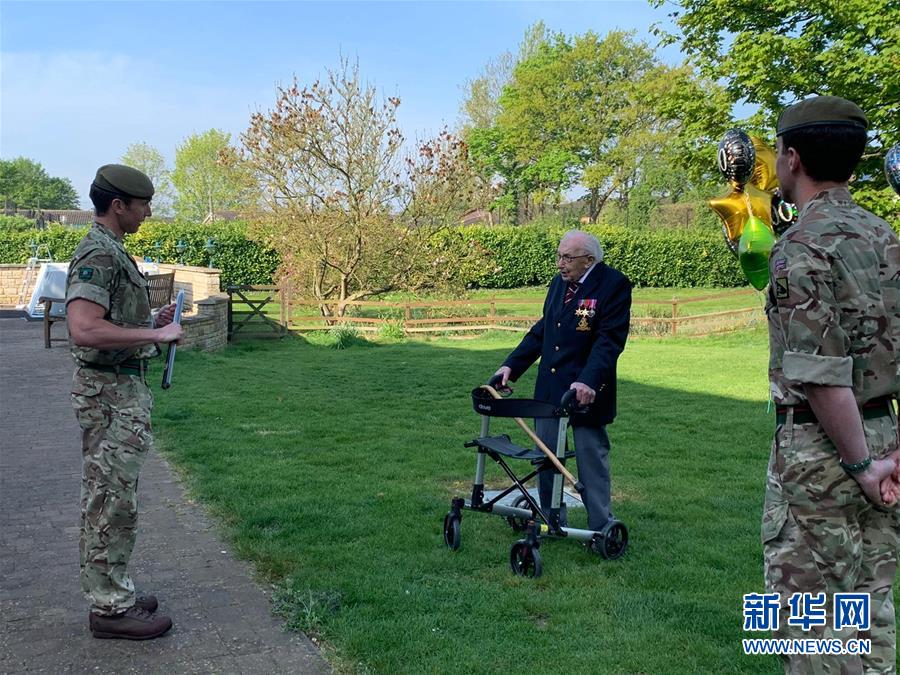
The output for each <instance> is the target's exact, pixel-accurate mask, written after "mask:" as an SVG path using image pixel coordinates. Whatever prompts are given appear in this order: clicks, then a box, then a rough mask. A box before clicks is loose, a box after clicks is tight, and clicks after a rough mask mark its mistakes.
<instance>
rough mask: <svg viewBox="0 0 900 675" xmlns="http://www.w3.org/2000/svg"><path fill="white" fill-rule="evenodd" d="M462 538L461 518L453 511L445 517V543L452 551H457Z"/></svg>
mask: <svg viewBox="0 0 900 675" xmlns="http://www.w3.org/2000/svg"><path fill="white" fill-rule="evenodd" d="M460 537H461V534H460V523H459V517H457V516H455V515H453V512H452V511H451V512H449V513H447V515H446V516H444V543H445V544H447V548H449V549H450V550H451V551H455V550H457V549H458V548H459V542H460Z"/></svg>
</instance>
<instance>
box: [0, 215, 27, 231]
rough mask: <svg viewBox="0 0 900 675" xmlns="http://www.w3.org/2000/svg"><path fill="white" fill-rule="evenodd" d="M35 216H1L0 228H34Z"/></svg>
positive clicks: (17, 229)
mask: <svg viewBox="0 0 900 675" xmlns="http://www.w3.org/2000/svg"><path fill="white" fill-rule="evenodd" d="M34 229H35V227H34V218H26V217H25V216H0V230H6V231H12V232H23V231H25V230H34Z"/></svg>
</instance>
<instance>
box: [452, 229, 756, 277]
mask: <svg viewBox="0 0 900 675" xmlns="http://www.w3.org/2000/svg"><path fill="white" fill-rule="evenodd" d="M461 229H462V233H463V238H464V239H465V240H466V241H468V242H473V243H474V244H475V245H476V246H480V247H482V248H483V249H485V250H486V251H487V253H488V259H489V260H490V261H491V263H492V264H490V265H487V266H485V267H484V268H483V269H479V270H472V271H470V272H469V274H467V276H468V277H469V278H467V279H466V281H467V282H468V283H470V284H473V285H477V286H481V287H484V288H516V287H519V286H532V285H535V284H546V283H548V282H549V281H550V280H551V279H552V278H553V275H554V274H556V258H555V254H556V247H557V245H558V244H559V240H560V238H561V237H562V235H563V234H564V233H565V231H566V230H567V229H569V228H567V227H565V226H562V225H554V226H550V227H547V226H540V225H539V226H534V225H524V226H520V227H497V226H494V227H488V226H483V225H473V226H469V227H464V228H461ZM583 229H586V230H587V231H588V232H591V233H592V234H594V235H596V237H597V238H598V239H599V240H600V243H601V244H602V245H603V249H604V255H605V260H606V262H608V263H609V264H610V265H612V266H613V267H616V268H617V269H619V270H621V271H622V272H623V273H624V274H625V275H626V276H628V278H629V279H631V281H632V283H634V284H635V285H636V286H660V287H693V286H743V285H745V284H746V283H747V282H746V280H745V279H744V275H743V273H742V272H741V269H740V266H739V265H738V263H737V260H736V259H735V257H734V256H733V255H732V254H731V253H730V252H729V251H728V249H727V248H726V247H725V243H724V241H723V240H722V235H721V233H719V232H717V231H712V232H709V231H706V230H645V229H642V230H633V229H626V228H623V227H609V226H602V225H595V226H590V225H589V226H583Z"/></svg>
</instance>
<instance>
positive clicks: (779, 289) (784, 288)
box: [775, 277, 790, 300]
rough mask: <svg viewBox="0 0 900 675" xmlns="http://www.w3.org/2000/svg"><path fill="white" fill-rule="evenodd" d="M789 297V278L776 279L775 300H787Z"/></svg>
mask: <svg viewBox="0 0 900 675" xmlns="http://www.w3.org/2000/svg"><path fill="white" fill-rule="evenodd" d="M789 295H790V293H788V280H787V277H775V298H776V299H777V300H786V299H787V298H788V296H789Z"/></svg>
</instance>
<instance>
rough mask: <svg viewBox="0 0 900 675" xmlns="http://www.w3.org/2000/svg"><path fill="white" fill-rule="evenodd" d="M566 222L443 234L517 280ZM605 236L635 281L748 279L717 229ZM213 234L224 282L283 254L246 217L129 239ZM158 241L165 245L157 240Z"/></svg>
mask: <svg viewBox="0 0 900 675" xmlns="http://www.w3.org/2000/svg"><path fill="white" fill-rule="evenodd" d="M566 229H568V228H567V226H565V225H562V224H554V225H547V224H536V225H535V224H531V225H523V226H519V227H514V226H493V227H489V226H484V225H471V226H467V227H461V228H454V229H453V230H450V231H448V232H446V233H444V234H443V235H442V239H441V241H440V242H439V243H440V245H439V246H438V249H440V248H442V247H454V246H466V247H477V248H480V249H482V250H483V251H485V252H486V254H487V256H486V257H487V259H488V260H489V261H490V262H489V263H488V264H483V265H468V266H464V267H462V268H460V270H459V276H460V281H462V282H463V283H464V284H466V285H467V286H479V287H483V288H517V287H520V286H532V285H539V284H546V283H548V282H549V281H550V280H551V279H552V278H553V275H554V274H556V263H555V260H556V259H555V253H556V247H557V245H558V243H559V239H560V237H561V236H562V235H563V233H564V232H565V231H566ZM585 229H587V230H588V231H589V232H592V233H593V234H595V235H596V236H597V237H598V238H599V239H600V242H601V243H602V244H603V248H604V250H605V255H606V261H607V262H608V263H609V264H610V265H612V266H614V267H617V268H618V269H620V270H621V271H622V272H624V273H625V274H626V275H627V276H628V277H629V278H630V279H631V280H632V282H633V283H634V284H635V285H636V286H660V287H690V286H742V285H744V284H746V281H745V280H744V276H743V274H742V273H741V270H740V267H739V266H738V264H737V261H736V260H735V258H734V256H733V255H732V254H731V253H730V252H729V251H728V250H727V249H726V248H725V244H724V242H723V241H722V235H721V234H720V233H719V232H718V231H707V230H647V229H639V230H636V229H628V228H624V227H611V226H602V225H596V226H593V225H589V226H585ZM84 232H85V228H77V229H76V228H67V227H62V226H58V225H51V226H50V227H49V228H48V229H46V230H40V231H37V230H32V231H28V232H13V231H0V263H25V262H26V261H27V260H28V258H29V257H30V256H31V248H30V247H29V242H31V241H35V242H37V243H38V244H42V245H43V244H46V245H47V247H48V248H49V250H50V253H51V255H52V257H53V259H54V260H68V259H69V258H71V257H72V253H73V251H74V250H75V246H76V245H77V244H78V242H79V241H80V240H81V238H82V237H83V236H84ZM210 237H212V238H214V239H215V242H216V247H215V250H214V251H213V264H214V265H215V266H216V267H218V268H221V269H222V284H223V286H224V285H228V284H268V283H272V277H273V275H274V273H275V271H276V269H277V267H278V254H277V253H276V252H275V251H273V250H271V249H268V248H266V247H265V246H264V245H262V244H260V243H258V242H256V241H252V240H250V239H249V238H248V237H247V226H246V224H245V223H242V222H229V223H216V224H211V225H196V224H187V223H162V222H148V223H146V224H145V225H144V226H143V227H141V229H140V231H139V232H137V233H136V234H133V235H130V236H129V237H128V238H127V240H126V246H127V248H128V250H129V251H130V252H131V253H132V254H134V255H136V256H139V257H148V258H150V259H153V260H155V259H157V258H158V259H159V260H160V261H161V262H177V261H178V260H179V258H180V256H179V253H178V251H177V249H176V246H177V244H178V242H179V241H184V243H185V244H186V246H187V248H186V250H185V251H184V254H183V258H184V262H185V263H186V264H188V265H206V264H208V262H209V256H208V254H207V253H206V251H205V249H204V246H205V244H206V242H207V239H209V238H210ZM157 244H159V246H158V247H157Z"/></svg>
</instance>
